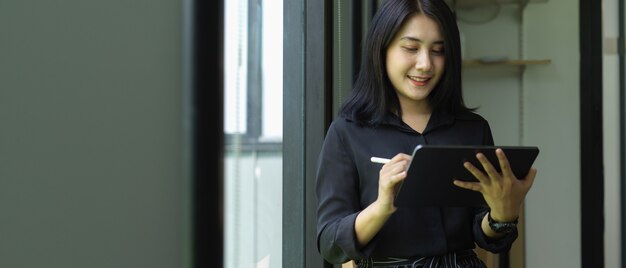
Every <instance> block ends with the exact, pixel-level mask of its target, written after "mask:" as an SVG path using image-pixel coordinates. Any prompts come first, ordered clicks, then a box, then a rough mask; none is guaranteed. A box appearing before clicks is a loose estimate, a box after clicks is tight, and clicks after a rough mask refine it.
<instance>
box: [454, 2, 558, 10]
mask: <svg viewBox="0 0 626 268" xmlns="http://www.w3.org/2000/svg"><path fill="white" fill-rule="evenodd" d="M452 1H454V0H452ZM546 2H548V0H456V5H455V7H456V8H473V7H480V6H487V5H493V4H528V3H546Z"/></svg>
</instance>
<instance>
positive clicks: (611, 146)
mask: <svg viewBox="0 0 626 268" xmlns="http://www.w3.org/2000/svg"><path fill="white" fill-rule="evenodd" d="M619 11H620V10H619V8H618V1H617V0H603V1H602V28H603V33H602V35H603V38H604V48H605V49H604V57H603V58H602V60H603V66H602V73H603V81H602V83H603V85H602V88H603V91H602V94H603V95H602V99H603V103H602V116H603V122H602V124H603V130H602V131H603V133H602V134H603V135H604V136H603V141H604V146H603V150H604V217H605V219H604V220H605V225H604V230H605V233H604V255H605V267H621V241H620V240H621V223H620V222H621V217H620V215H621V209H620V208H621V206H620V189H621V187H620V163H621V162H620V147H621V145H620V137H619V127H620V124H621V122H620V120H619V105H620V98H619V90H620V89H619V78H620V75H622V74H621V73H620V68H619V56H618V54H617V45H618V44H617V37H618V36H619V20H618V19H619V16H618V15H619V14H618V12H619Z"/></svg>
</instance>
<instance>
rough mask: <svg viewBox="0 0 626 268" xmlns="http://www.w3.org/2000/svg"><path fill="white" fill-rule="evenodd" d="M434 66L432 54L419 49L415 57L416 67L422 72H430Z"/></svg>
mask: <svg viewBox="0 0 626 268" xmlns="http://www.w3.org/2000/svg"><path fill="white" fill-rule="evenodd" d="M431 68H432V61H431V60H430V54H429V53H428V51H425V50H422V51H419V53H417V55H416V59H415V69H417V70H418V71H420V72H429V71H430V69H431Z"/></svg>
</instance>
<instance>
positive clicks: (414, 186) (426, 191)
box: [395, 145, 539, 207]
mask: <svg viewBox="0 0 626 268" xmlns="http://www.w3.org/2000/svg"><path fill="white" fill-rule="evenodd" d="M497 148H501V149H502V150H503V151H504V154H505V155H506V157H507V159H508V160H509V164H510V165H511V170H512V171H513V174H515V176H516V177H517V178H518V179H523V178H524V177H525V176H526V174H527V173H528V171H529V170H530V168H531V167H532V165H533V163H534V161H535V159H536V158H537V155H538V154H539V148H538V147H532V146H459V145H418V146H416V147H415V149H414V150H413V159H412V160H411V162H410V164H409V168H408V172H407V177H406V178H405V179H404V181H403V182H402V184H401V185H400V189H399V190H398V193H397V196H396V200H395V204H396V206H397V207H433V206H434V207H468V206H484V205H486V203H485V200H484V198H483V196H482V194H481V193H479V192H475V191H472V190H467V189H463V188H460V187H458V186H456V185H454V184H453V181H454V179H460V180H464V181H472V182H477V181H478V180H476V178H474V176H473V175H472V174H471V173H470V172H469V171H468V170H467V169H465V167H464V166H463V163H464V162H465V161H469V162H470V163H472V164H473V165H474V166H475V167H477V168H479V169H480V170H483V167H482V165H481V164H480V162H479V161H478V159H476V153H478V152H482V153H483V154H484V155H485V156H486V157H487V159H489V161H490V162H491V163H492V165H493V166H494V167H495V168H496V170H498V171H500V164H499V162H498V158H497V156H496V153H495V151H496V149H497ZM483 172H484V170H483Z"/></svg>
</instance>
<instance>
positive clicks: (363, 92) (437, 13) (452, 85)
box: [340, 0, 474, 125]
mask: <svg viewBox="0 0 626 268" xmlns="http://www.w3.org/2000/svg"><path fill="white" fill-rule="evenodd" d="M414 14H423V15H425V16H427V17H429V18H431V19H433V20H434V21H436V22H437V24H439V27H440V31H441V33H442V35H443V37H444V51H445V68H444V73H443V76H442V78H441V80H439V83H438V84H437V85H436V86H435V88H434V89H433V91H432V92H431V93H430V94H429V95H428V102H429V104H430V105H431V107H432V108H433V110H435V109H437V110H439V111H441V112H443V113H447V114H453V115H454V114H457V113H460V112H463V111H472V110H474V109H469V108H467V107H466V106H465V104H464V102H463V94H462V91H461V65H462V61H461V44H460V43H461V41H460V38H459V28H458V26H457V24H456V19H455V16H454V13H452V10H450V8H449V7H448V5H446V3H445V2H444V0H386V1H384V3H383V4H382V5H381V7H380V8H379V9H378V11H377V12H376V14H375V15H374V18H373V19H372V22H371V25H370V28H369V30H368V33H367V37H366V39H365V42H364V46H363V51H362V53H363V54H362V57H361V59H362V61H361V67H360V70H359V74H358V76H357V78H356V81H355V83H354V88H353V89H352V93H351V94H350V96H349V97H348V99H346V101H345V102H344V103H343V105H342V107H341V111H340V114H341V115H343V116H347V117H351V118H353V119H354V120H356V121H357V122H360V123H364V124H371V125H377V124H378V123H380V122H381V121H382V119H383V117H384V116H385V114H386V113H388V112H394V113H396V114H398V115H400V116H401V113H402V111H401V109H400V101H399V100H398V95H397V94H396V91H395V89H394V87H393V85H392V84H391V81H390V80H389V77H388V76H387V71H386V59H387V58H386V55H387V48H388V47H389V44H390V43H391V41H392V39H393V38H394V36H395V35H396V33H397V31H398V30H399V29H400V27H401V26H402V24H403V23H404V22H405V21H406V20H407V19H408V18H410V17H411V16H412V15H414Z"/></svg>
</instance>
